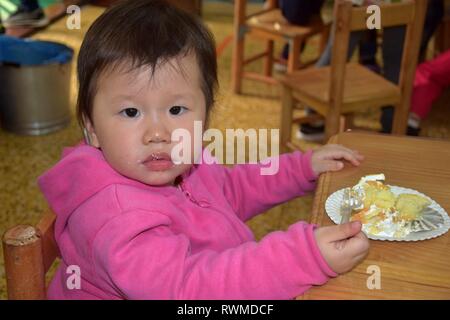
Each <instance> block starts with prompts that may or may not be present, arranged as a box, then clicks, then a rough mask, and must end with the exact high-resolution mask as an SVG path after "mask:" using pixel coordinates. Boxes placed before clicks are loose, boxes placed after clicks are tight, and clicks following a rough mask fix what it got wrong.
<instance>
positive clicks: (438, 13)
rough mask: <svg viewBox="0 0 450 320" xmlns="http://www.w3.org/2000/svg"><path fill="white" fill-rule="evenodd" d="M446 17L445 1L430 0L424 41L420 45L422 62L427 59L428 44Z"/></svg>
mask: <svg viewBox="0 0 450 320" xmlns="http://www.w3.org/2000/svg"><path fill="white" fill-rule="evenodd" d="M443 16H444V0H428V7H427V13H426V16H425V24H424V27H423V35H422V41H421V44H420V60H421V61H423V60H424V59H425V55H426V50H427V47H428V42H429V41H430V39H431V37H432V36H433V34H434V32H435V31H436V29H437V27H438V26H439V24H440V23H441V21H442V18H443Z"/></svg>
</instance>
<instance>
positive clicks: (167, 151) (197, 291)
mask: <svg viewBox="0 0 450 320" xmlns="http://www.w3.org/2000/svg"><path fill="white" fill-rule="evenodd" d="M216 67H217V66H216V56H215V47H214V41H213V38H212V36H211V34H210V33H209V32H208V30H207V29H206V28H205V27H204V26H203V25H202V24H201V22H200V21H199V20H197V19H196V18H194V17H192V16H190V15H188V14H187V13H184V12H182V11H179V10H178V9H175V8H173V7H171V6H169V5H167V4H166V3H164V2H162V1H151V0H136V1H127V2H123V3H121V4H119V5H117V6H115V7H112V8H110V9H109V10H107V11H106V12H105V13H104V14H103V15H102V16H101V17H100V18H99V19H97V20H96V21H95V22H94V24H93V25H92V26H91V27H90V29H89V30H88V32H87V34H86V36H85V39H84V42H83V44H82V46H81V50H80V54H79V58H78V77H79V84H80V89H79V96H78V115H79V120H80V122H81V124H82V126H83V128H85V132H86V136H87V137H88V143H87V144H84V143H82V144H80V145H78V146H76V147H73V148H70V149H66V150H65V151H64V153H63V158H62V160H61V161H60V162H59V163H58V164H56V165H55V166H54V167H53V168H52V169H50V170H49V171H48V172H46V173H45V174H44V175H43V176H41V177H40V178H39V185H40V187H41V190H42V191H43V193H44V195H45V197H46V199H47V200H48V202H49V204H50V206H51V208H52V209H53V210H54V212H55V213H56V214H57V219H56V224H55V238H56V241H57V243H58V246H59V249H60V252H61V256H62V261H61V264H60V266H59V269H58V270H57V273H56V275H55V277H54V279H53V280H52V282H51V284H50V287H49V291H48V297H49V298H51V299H290V298H294V297H296V296H298V295H300V294H302V293H303V292H304V291H305V290H307V289H308V288H310V287H311V286H313V285H320V284H323V283H325V282H326V281H327V280H328V279H329V278H330V277H335V276H336V275H337V274H339V273H343V272H346V271H348V270H350V269H351V268H352V267H353V266H355V265H356V264H357V263H358V262H359V261H361V259H362V258H363V257H364V255H365V254H366V252H367V250H368V241H367V238H365V236H364V235H363V234H362V233H361V232H360V229H361V225H360V224H358V223H356V224H345V225H340V226H333V227H325V228H316V227H315V226H313V225H309V224H306V223H303V222H298V223H295V224H293V225H292V226H290V228H289V229H288V230H287V231H286V232H273V233H271V234H269V235H267V236H266V237H265V238H264V239H262V240H261V241H260V242H255V240H254V237H253V235H252V233H251V231H250V229H249V228H248V227H247V225H246V224H245V221H247V220H249V219H250V218H252V217H253V216H255V215H257V214H259V213H262V212H264V211H266V210H267V209H269V208H271V207H273V206H275V205H277V204H280V203H282V202H285V201H288V200H289V199H292V198H294V197H297V196H300V195H303V194H305V193H306V192H309V191H312V190H313V189H314V180H315V179H316V178H317V176H318V175H319V174H320V173H322V172H324V171H327V170H339V169H341V168H342V167H343V163H342V162H341V161H338V159H346V160H348V161H350V162H351V163H353V164H354V165H358V164H359V161H360V160H362V156H360V155H359V154H358V153H357V152H355V151H351V150H349V149H347V148H345V147H343V146H337V145H331V146H326V147H323V148H321V149H319V150H317V151H315V152H314V153H313V152H307V153H306V154H301V153H300V152H294V153H292V154H285V155H282V156H280V158H279V171H278V173H277V174H274V175H271V176H267V175H266V176H263V175H260V165H259V164H247V165H236V166H234V167H233V168H227V167H225V166H222V165H219V164H210V165H208V164H205V163H202V164H194V165H190V164H188V163H181V164H175V162H176V161H175V160H176V159H173V158H172V156H171V150H172V148H173V147H174V144H175V141H172V140H171V132H173V131H174V130H175V129H180V128H183V129H185V130H187V131H188V132H190V133H191V134H192V135H191V136H193V131H194V129H193V128H194V121H203V122H205V121H206V120H207V117H208V114H209V113H210V109H211V107H212V105H213V103H214V90H215V87H216V83H217V73H216ZM191 151H193V150H191ZM197 156H198V155H197V154H196V153H195V152H192V162H191V163H194V162H195V161H194V160H195V157H197ZM203 156H204V157H211V155H208V154H206V153H205V154H204V155H203ZM195 163H197V162H195ZM209 163H211V162H209ZM74 266H76V269H74V268H73V267H74ZM68 270H69V271H68ZM70 270H79V271H80V272H79V274H78V276H80V281H79V283H78V285H73V283H70V281H72V280H73V274H71V273H70Z"/></svg>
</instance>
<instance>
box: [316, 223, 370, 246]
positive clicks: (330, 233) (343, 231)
mask: <svg viewBox="0 0 450 320" xmlns="http://www.w3.org/2000/svg"><path fill="white" fill-rule="evenodd" d="M361 227H362V225H361V222H359V221H353V222H349V223H344V224H340V225H337V226H332V227H324V229H325V228H328V230H326V232H324V237H325V238H326V240H327V241H328V242H335V241H340V240H345V239H348V238H352V237H353V236H355V235H356V234H358V233H359V232H360V231H361ZM324 231H325V230H324Z"/></svg>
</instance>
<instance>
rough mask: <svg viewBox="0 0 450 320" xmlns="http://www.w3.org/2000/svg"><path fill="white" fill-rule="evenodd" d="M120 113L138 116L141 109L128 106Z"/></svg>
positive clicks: (132, 116) (129, 116)
mask: <svg viewBox="0 0 450 320" xmlns="http://www.w3.org/2000/svg"><path fill="white" fill-rule="evenodd" d="M120 113H121V114H123V115H124V116H126V117H128V118H136V117H137V116H138V115H139V114H140V112H139V110H138V109H136V108H126V109H123V110H122V111H120Z"/></svg>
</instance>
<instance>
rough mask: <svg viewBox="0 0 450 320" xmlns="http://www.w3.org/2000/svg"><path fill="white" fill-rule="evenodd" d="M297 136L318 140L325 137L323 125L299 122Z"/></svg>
mask: <svg viewBox="0 0 450 320" xmlns="http://www.w3.org/2000/svg"><path fill="white" fill-rule="evenodd" d="M297 138H299V139H301V140H305V141H310V142H320V141H323V140H324V139H325V126H324V125H323V124H321V125H313V124H309V123H305V124H301V125H300V130H299V131H298V132H297Z"/></svg>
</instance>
